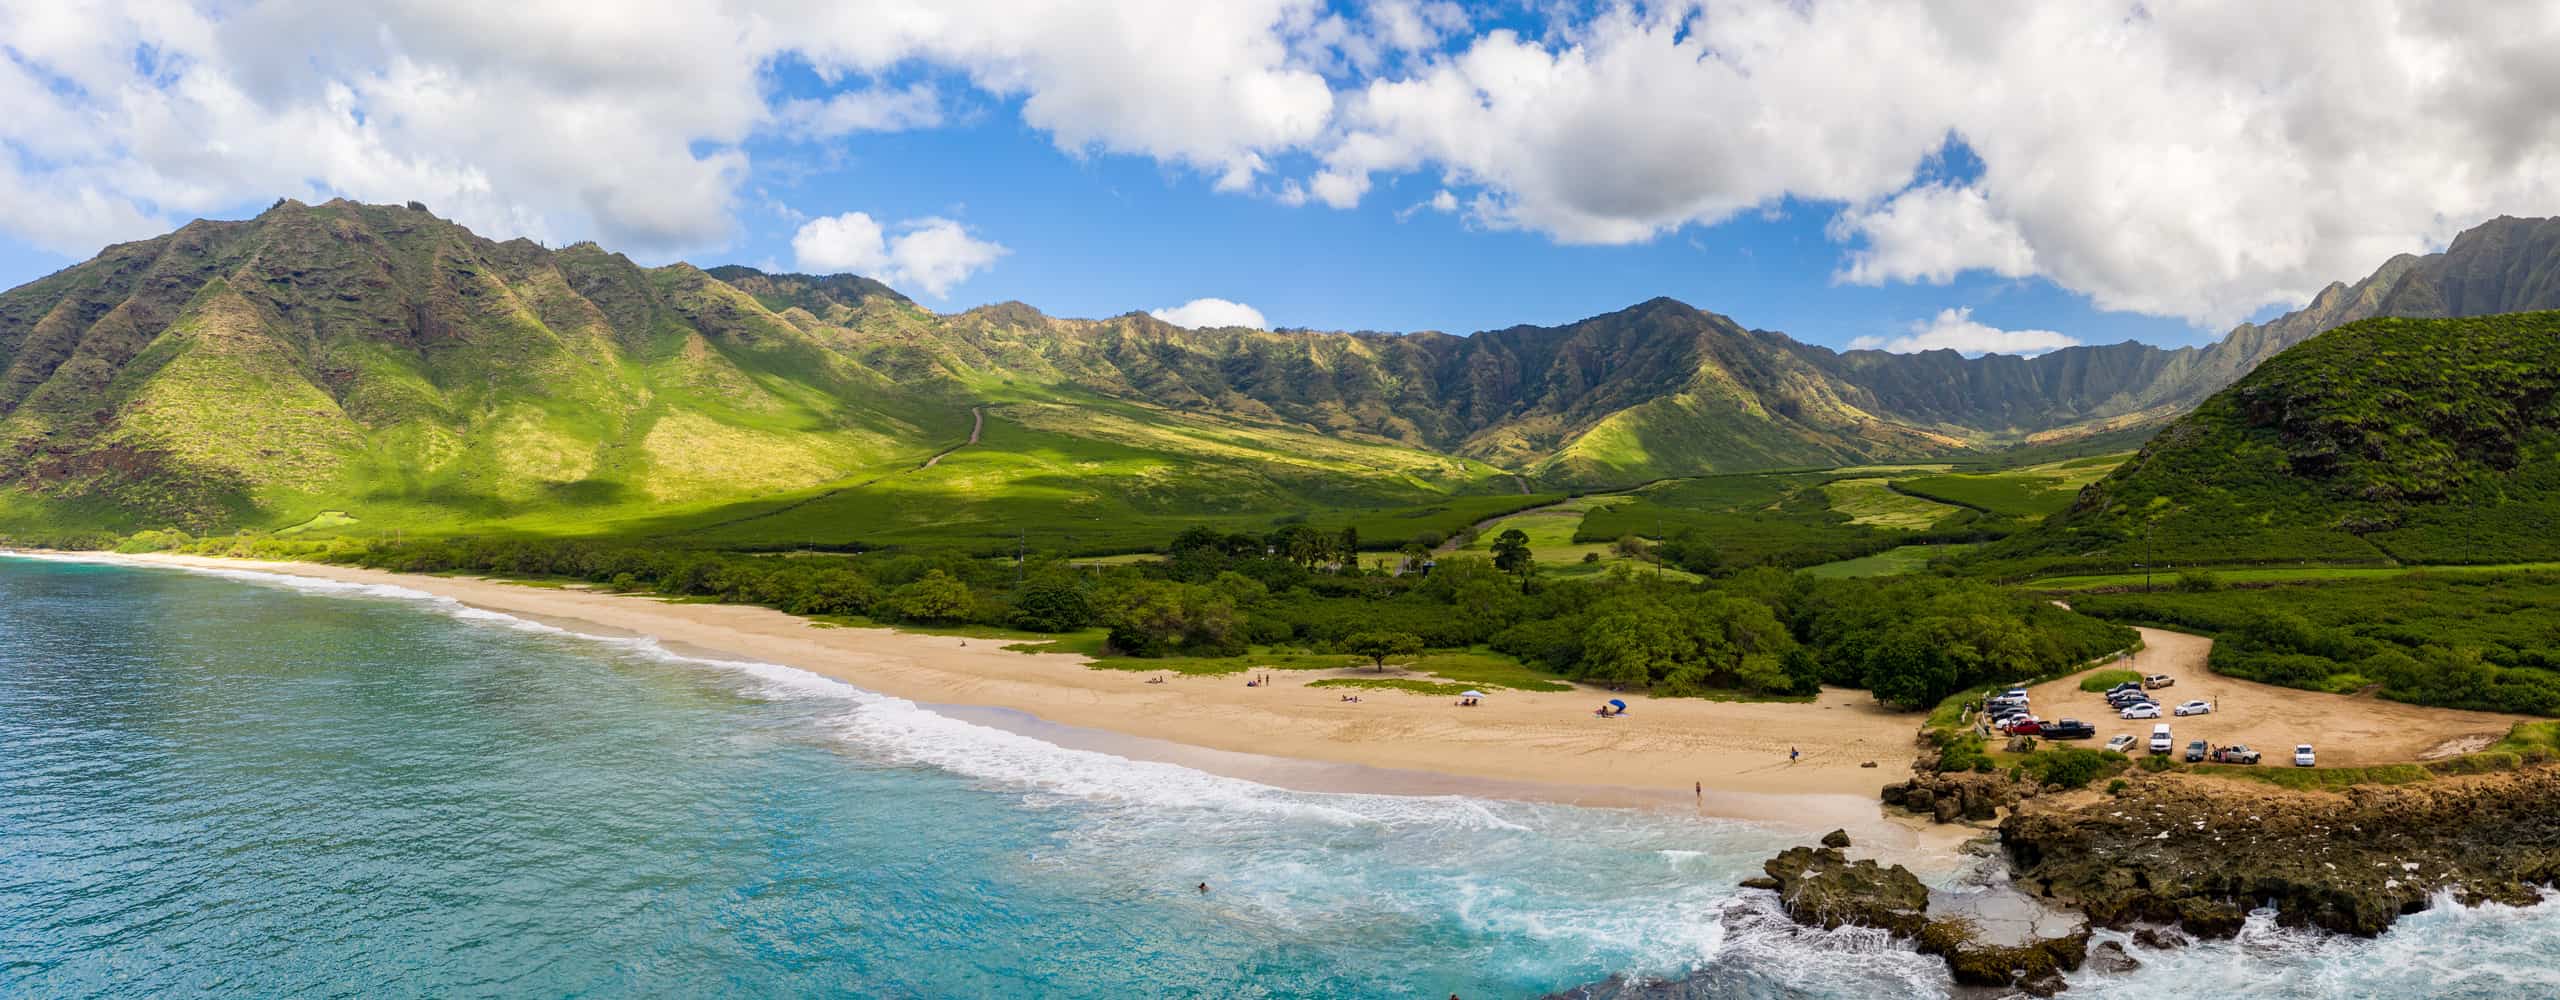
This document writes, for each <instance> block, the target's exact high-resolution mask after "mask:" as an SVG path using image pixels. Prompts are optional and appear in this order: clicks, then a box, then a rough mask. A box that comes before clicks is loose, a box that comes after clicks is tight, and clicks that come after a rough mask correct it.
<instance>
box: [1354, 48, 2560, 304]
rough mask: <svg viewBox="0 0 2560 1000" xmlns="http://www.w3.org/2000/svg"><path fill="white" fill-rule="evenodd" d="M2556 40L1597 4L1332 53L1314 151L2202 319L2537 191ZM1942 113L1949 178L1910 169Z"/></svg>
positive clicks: (2552, 117) (2556, 83) (1514, 213)
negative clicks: (1827, 226)
mask: <svg viewBox="0 0 2560 1000" xmlns="http://www.w3.org/2000/svg"><path fill="white" fill-rule="evenodd" d="M2555 50H2560V6H2555V5H2552V4H2549V3H2541V2H2530V0H2515V2H2505V3H2488V4H2454V5H2446V4H2438V3H2431V2H2426V0H2340V2H2337V3H2332V4H2324V5H2322V6H2321V9H2320V16H2317V17H2271V16H2268V13H2267V11H2266V9H2265V8H2263V7H2259V6H2254V5H2246V4H2239V5H2233V4H2223V3H2215V2H2208V0H2071V2H2060V3H2035V2H2014V3H2005V4H1984V3H1974V2H1954V0H1950V2H1940V3H1888V2H1881V0H1877V2H1866V0H1823V2H1815V3H1800V2H1796V0H1712V2H1691V3H1680V2H1673V3H1661V4H1651V5H1645V6H1642V7H1610V8H1607V9H1604V10H1603V12H1601V13H1599V14H1597V15H1595V16H1592V17H1589V18H1584V19H1581V20H1578V21H1576V20H1569V21H1567V22H1565V23H1564V25H1563V26H1562V27H1561V28H1560V29H1558V30H1556V31H1554V32H1553V33H1552V34H1551V35H1549V36H1547V37H1542V38H1537V39H1531V38H1526V37H1522V36H1519V35H1515V34H1510V33H1505V32H1499V31H1497V32H1490V33H1487V34H1484V35H1482V36H1480V37H1477V38H1474V39H1472V40H1470V41H1468V42H1466V43H1464V44H1463V45H1462V46H1461V47H1460V48H1459V49H1458V50H1457V51H1455V52H1453V53H1451V54H1448V55H1446V56H1443V57H1439V58H1434V59H1430V60H1426V61H1425V62H1423V63H1422V64H1421V65H1419V66H1416V67H1414V68H1411V69H1410V70H1409V71H1406V72H1402V73H1396V74H1390V75H1385V76H1381V77H1378V78H1374V79H1369V80H1366V81H1361V82H1360V83H1359V84H1358V85H1357V86H1355V87H1353V88H1351V89H1350V90H1349V91H1348V92H1347V93H1346V95H1345V100H1344V110H1343V112H1342V113H1341V116H1340V117H1341V119H1342V125H1341V127H1340V129H1339V131H1338V135H1339V137H1338V138H1337V139H1334V140H1332V142H1331V144H1330V145H1328V146H1327V147H1326V148H1325V149H1324V150H1322V152H1321V156H1322V166H1321V168H1320V169H1321V170H1324V171H1327V172H1331V173H1334V174H1354V175H1356V174H1374V173H1390V174H1398V173H1407V172H1424V171H1432V172H1438V173H1441V174H1444V175H1448V176H1450V177H1451V178H1452V179H1453V180H1455V181H1457V182H1459V183H1461V184H1462V185H1466V186H1471V187H1472V188H1473V189H1474V190H1475V192H1476V194H1475V197H1474V199H1473V202H1472V204H1471V206H1470V212H1471V213H1472V214H1474V215H1475V216H1477V217H1478V220H1479V221H1481V222H1483V223H1485V224H1487V225H1491V226H1495V227H1512V228H1521V229H1529V230H1535V231H1539V232H1544V233H1547V234H1549V235H1551V236H1552V237H1554V238H1556V239H1558V240H1560V241H1563V242H1568V243H1627V242H1636V241H1643V240H1647V239H1651V238H1653V237H1655V236H1657V235H1659V234H1661V233H1663V232H1666V231H1669V230H1671V229H1675V228H1678V227H1680V226H1683V225H1689V224H1700V223H1704V224H1712V223H1715V222H1718V221H1721V220H1723V219H1727V218H1730V217H1733V216H1734V215H1736V214H1737V213H1739V212H1742V211H1746V210H1749V209H1751V208H1753V207H1754V206H1762V205H1767V204H1770V203H1772V202H1775V201H1778V200H1780V199H1784V198H1794V199H1798V200H1809V201H1815V202H1832V203H1842V204H1845V205H1846V206H1847V207H1846V209H1845V211H1844V212H1843V213H1842V216H1841V219H1840V222H1839V224H1838V225H1836V226H1835V227H1834V232H1835V233H1836V234H1837V235H1838V236H1839V237H1840V238H1842V239H1843V240H1845V241H1848V243H1849V245H1848V246H1847V247H1846V248H1845V259H1844V260H1843V262H1842V266H1841V269H1840V270H1841V277H1842V278H1843V279H1844V280H1849V281H1857V282H1881V281H1944V280H1947V279H1948V278H1950V277H1952V276H1953V275H1954V274H1956V273H1959V272H1961V271H1964V270H1970V269H1984V270H1989V271H1991V272H1994V273H1999V274H2008V275H2023V274H2034V275H2040V276H2044V277H2047V278H2051V279H2052V280H2054V281H2055V282H2057V283H2058V284H2060V285H2062V286H2063V287H2065V288H2069V289H2072V290H2075V291H2079V292H2083V293H2085V294H2087V295H2089V296H2090V297H2091V298H2092V299H2093V300H2094V301H2095V303H2096V304H2097V305H2099V306H2101V307H2104V308H2109V309H2129V310H2136V311H2141V312H2146V313H2152V314H2158V315H2167V316H2177V317H2183V318H2186V319H2188V320H2190V321H2193V322H2197V323H2200V324H2208V325H2214V326H2220V325H2224V324H2228V323H2230V322H2233V321H2235V320H2237V319H2238V318H2240V317H2242V316H2244V315H2245V314H2247V313H2249V312H2251V311H2253V310H2255V309H2257V308H2259V307H2262V306H2265V305H2270V304H2290V303H2295V302H2299V301H2301V300H2302V299H2304V298H2306V297H2307V296H2309V295H2310V294H2311V293H2312V292H2314V291H2316V290H2317V289H2318V288H2320V287H2321V286H2322V285H2324V284H2326V283H2327V282H2329V281H2331V280H2336V279H2341V278H2354V277H2358V276H2361V275H2363V274H2365V273H2367V272H2369V271H2370V270H2372V268H2373V267H2375V266H2376V265H2378V264H2379V263H2381V262H2382V261H2383V260H2384V259H2386V258H2387V257H2389V256H2390V255H2391V254H2393V253H2398V252H2403V251H2415V250H2423V249H2426V248H2428V247H2429V246H2432V245H2440V244H2441V243H2443V242H2444V241H2445V240H2447V239H2449V238H2450V237H2451V236H2452V234H2453V233H2454V232H2456V231H2458V230H2460V229H2462V228H2464V227H2466V226H2468V225H2471V224H2473V223H2476V222H2478V221H2480V220H2482V219H2485V218H2487V217H2489V216H2492V215H2495V214H2498V213H2500V212H2512V213H2517V214H2543V213H2549V212H2552V211H2554V210H2560V102H2555V101H2552V100H2551V99H2550V98H2551V95H2552V94H2554V93H2560V60H2555V59H2552V58H2550V55H2549V54H2550V53H2551V52H2553V51H2555ZM1951 141H1952V142H1955V143H1960V144H1961V145H1962V146H1963V147H1964V148H1965V149H1967V150H1969V151H1970V152H1971V153H1972V154H1973V155H1974V156H1976V157H1978V158H1979V161H1980V175H1979V177H1978V179H1972V180H1968V181H1965V182H1962V183H1948V182H1946V181H1945V180H1943V179H1941V178H1940V174H1941V173H1942V171H1941V169H1940V164H1939V163H1938V161H1937V156H1938V154H1939V153H1940V152H1941V151H1942V150H1944V149H1946V148H1947V147H1948V144H1949V143H1950V142H1951ZM1964 173H1970V171H1969V170H1968V171H1965V172H1964Z"/></svg>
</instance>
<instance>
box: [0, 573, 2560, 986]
mask: <svg viewBox="0 0 2560 1000" xmlns="http://www.w3.org/2000/svg"><path fill="white" fill-rule="evenodd" d="M228 576H229V578H226V577H225V576H220V575H208V574H200V573H189V572H179V571H174V570H163V569H140V568H130V567H124V566H111V565H94V564H85V563H74V562H57V561H24V560H16V559H0V996H33V997H85V996H168V995H190V994H228V995H255V996H373V995H383V994H391V995H422V996H425V995H432V996H475V995H480V996H485V995H505V996H556V995H568V994H586V995H604V996H623V995H678V996H685V995H711V994H720V995H737V996H769V995H811V994H818V995H845V996H866V997H945V996H951V997H980V996H988V997H995V996H1002V997H1017V996H1020V997H1030V996H1037V997H1125V996H1177V997H1179V996H1197V997H1421V998H1428V1000H1438V998H1441V997H1445V996H1448V995H1449V994H1451V993H1457V994H1460V995H1462V996H1465V997H1468V998H1471V1000H1473V998H1480V997H1526V996H1537V995H1540V994H1543V993H1547V992H1550V991H1556V990H1562V989H1566V988H1569V987H1573V986H1577V985H1579V984H1583V983H1587V982H1591V981H1594V980H1599V979H1602V978H1605V977H1607V976H1608V975H1610V974H1612V973H1616V972H1622V971H1628V970H1635V971H1639V972H1645V973H1652V974H1662V975H1679V974H1685V973H1687V972H1688V971H1689V970H1692V969H1703V970H1705V972H1704V973H1703V975H1705V976H1706V977H1707V981H1708V982H1711V983H1712V984H1714V986H1715V989H1716V995H1732V996H1768V997H1781V996H1785V997H1795V996H1803V997H1835V996H1836V997H1868V996H1942V995H1945V994H1946V993H1947V991H1948V989H1949V984H1948V982H1947V979H1946V976H1945V973H1944V972H1943V970H1942V969H1941V968H1940V967H1939V966H1938V965H1937V963H1936V962H1935V961H1934V960H1932V959H1927V958H1924V957H1922V956H1919V955H1916V954H1913V953H1911V952H1910V951H1909V950H1907V949H1905V948H1902V947H1899V946H1897V945H1895V944H1893V943H1891V942H1888V941H1885V940H1883V939H1881V938H1880V937H1878V936H1876V935H1873V934H1871V933H1867V932H1857V931H1847V932H1838V933H1829V934H1824V933H1810V932H1803V931H1800V930H1797V929H1795V928H1793V927H1791V926H1789V925H1787V924H1786V923H1785V922H1784V921H1783V920H1782V919H1778V918H1775V917H1774V916H1773V914H1772V912H1771V910H1770V908H1769V906H1768V903H1767V900H1766V898H1765V896H1764V895H1763V894H1753V893H1744V892H1741V891H1739V890H1736V889H1734V888H1732V886H1733V885H1734V883H1735V882H1736V881H1737V880H1738V879H1740V878H1742V877H1743V876H1745V875H1748V874H1751V873H1752V872H1753V871H1754V870H1755V869H1756V868H1757V865H1758V862H1759V860H1760V859H1762V858H1765V857H1766V856H1767V855H1768V854H1769V853H1770V852H1772V851H1774V850H1776V849H1778V848H1780V847H1782V846H1786V845H1788V844H1789V843H1792V842H1793V841H1794V840H1796V839H1797V838H1795V837H1794V836H1792V835H1789V834H1783V833H1778V832H1773V831H1769V830H1765V829H1762V828H1759V827H1756V826H1752V825H1748V824H1741V823H1732V822H1723V821H1715V820H1702V819H1699V818H1697V817H1693V816H1683V815H1660V814H1652V813H1643V812H1634V811H1625V810H1594V809H1579V808H1573V807H1567V806H1556V805H1537V804H1522V803H1507V802H1488V801H1480V800H1473V799H1465V798H1454V797H1453V798H1407V797H1391V796H1359V795H1323V794H1314V793H1306V792H1295V791H1284V790H1279V789H1274V788H1269V787H1264V786H1260V785H1255V784H1252V783H1248V782H1244V781H1239V780H1234V779H1229V778H1221V777H1216V776H1212V775H1207V774H1203V773H1199V772H1196V771H1190V770H1186V769H1183V768H1180V767H1175V766H1172V765H1168V764H1157V763H1143V762H1132V761H1127V760H1122V759H1119V758H1115V757H1110V756H1106V755H1103V754H1098V753H1092V752H1087V751H1077V750H1066V749H1061V748H1058V747H1054V746H1050V745H1048V744H1044V743H1041V742H1038V741H1036V740H1032V739H1030V738H1028V737H1024V736H1019V735H1015V734H1012V733H1008V732H1004V731H1001V730H996V729H991V728H987V727H985V726H980V725H975V724H971V723H966V722H962V721H958V720H955V719H952V718H949V717H947V716H943V715H939V714H936V713H933V712H930V711H926V710H924V709H921V708H918V707H917V706H914V705H912V704H909V703H907V702H903V701H899V700H896V699H890V698H885V697H880V696H875V695H871V694H868V693H865V692H861V691H858V690H855V689H853V688H850V687H846V686H844V685H841V684H836V683H833V682H829V681H824V680H821V679H818V678H815V677H812V676H809V675H806V674H802V673H799V672H796V671H789V670H784V669H781V668H776V667H770V666H763V665H757V664H734V663H732V664H724V663H716V662H711V661H704V660H697V659H687V658H684V657H678V656H672V655H668V654H666V653H663V652H661V651H659V650H657V649H656V648H655V647H654V646H653V645H652V644H650V643H647V642H646V641H624V640H600V639H593V638H588V637H581V636H573V635H568V634H565V633H559V632H557V631H555V630H549V629H545V628H542V627H540V626H535V625H531V624H529V623H524V622H518V621H515V620H513V619H508V618H505V617H504V616H498V615H491V614H486V613H482V612H476V611H471V610H468V609H464V608H461V607H459V606H456V605H453V604H451V603H450V602H443V601H439V600H435V599H431V598H427V597H425V596H424V595H419V594H415V593H413V592H403V591H398V590H396V589H391V588H361V587H353V586H348V585H339V584H323V583H318V582H312V581H291V580H286V579H284V578H276V577H266V576H263V575H257V574H230V575H228ZM1204 880H1205V881H1207V882H1209V883H1210V885H1211V891H1210V892H1209V893H1207V894H1205V895H1203V894H1201V893H1200V892H1198V891H1197V890H1196V889H1195V888H1194V886H1195V885H1196V884H1197V883H1199V882H1201V881H1204ZM2553 912H2554V909H2552V908H2545V909H2540V910H2525V911H2512V910H2495V909H2492V910H2480V911H2452V912H2447V913H2444V914H2441V915H2439V914H2428V915H2422V916H2421V917H2419V918H2415V919H2414V920H2413V921H2412V922H2411V924H2410V927H2411V928H2412V929H2411V930H2410V931H2406V932H2395V933H2394V934H2393V935H2390V936H2387V937H2385V938H2384V939H2383V940H2382V941H2380V942H2372V943H2360V942H2336V941H2321V940H2312V939H2302V938H2296V937H2292V936H2288V935H2285V934H2282V933H2281V932H2275V931H2271V930H2262V931H2260V932H2256V933H2255V934H2254V935H2253V937H2251V938H2247V939H2244V941H2243V942H2241V943H2239V944H2234V945H2216V946H2211V947H2206V948H2198V949H2191V950H2188V951H2185V952H2181V953H2174V954H2167V955H2157V956H2153V955H2146V956H2145V957H2146V958H2148V959H2151V960H2153V963H2154V964H2152V965H2150V966H2148V967H2146V968H2145V969H2144V970H2142V971H2140V972H2136V973H2134V974H2132V975H2130V976H2127V977H2121V978H2114V979H2108V978H2104V977H2086V976H2084V977H2082V978H2081V979H2080V980H2079V981H2078V982H2076V983H2075V991H2078V990H2086V991H2088V992H2089V993H2090V994H2092V995H2126V996H2134V995H2140V996H2148V997H2159V996H2163V995H2193V994H2196V993H2198V992H2203V993H2208V994H2211V993H2224V992H2229V991H2227V990H2223V989H2219V988H2216V986H2215V985H2213V984H2230V985H2233V986H2237V985H2239V984H2242V983H2246V984H2248V987H2247V989H2245V990H2242V991H2241V992H2247V993H2251V994H2266V995H2297V996H2353V995H2385V994H2387V995H2425V994H2426V993H2429V992H2434V993H2439V994H2443V995H2480V996H2500V997H2505V996H2515V995H2520V994H2518V993H2516V992H2514V989H2513V987H2514V986H2515V984H2517V983H2518V982H2519V981H2522V982H2526V983H2533V982H2543V983H2550V984H2552V985H2553V987H2554V988H2560V981H2555V980H2552V979H2549V978H2547V977H2549V976H2550V975H2551V973H2549V972H2548V971H2541V970H2540V967H2542V966H2547V965H2550V964H2552V963H2551V962H2550V961H2549V960H2550V959H2551V958H2553V957H2555V956H2560V949H2555V945H2560V921H2555V920H2554V919H2553V917H2552V914H2553ZM2456 941H2459V942H2462V944H2461V946H2460V948H2458V949H2457V948H2455V947H2454V944H2453V943H2454V942H2456ZM2457 955H2458V956H2459V957H2458V958H2456V957H2455V956H2457ZM2537 974H2539V975H2541V976H2544V977H2546V978H2544V979H2541V980H2535V979H2533V978H2532V977H2533V976H2534V975H2537ZM2492 976H2495V977H2499V978H2498V979H2497V983H2498V984H2500V985H2502V986H2503V987H2505V988H2504V989H2500V990H2495V991H2492V990H2490V989H2488V988H2487V987H2488V986H2489V985H2490V984H2491V980H2490V979H2489V978H2487V977H2492ZM2475 987H2477V988H2478V989H2476V990H2475ZM2525 992H2526V994H2537V995H2538V994H2544V993H2550V992H2553V990H2552V989H2527V990H2526V991H2525Z"/></svg>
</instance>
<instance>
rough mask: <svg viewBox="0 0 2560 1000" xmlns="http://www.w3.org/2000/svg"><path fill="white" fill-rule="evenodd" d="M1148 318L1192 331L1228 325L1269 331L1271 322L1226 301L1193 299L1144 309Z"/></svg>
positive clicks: (1248, 308)
mask: <svg viewBox="0 0 2560 1000" xmlns="http://www.w3.org/2000/svg"><path fill="white" fill-rule="evenodd" d="M1147 315H1149V316H1153V317H1155V318H1157V319H1160V320H1163V321H1165V322H1167V323H1171V324H1173V325H1175V326H1180V327H1188V328H1190V329H1193V330H1208V329H1215V328H1218V327H1228V326H1247V327H1252V328H1254V329H1256V330H1268V329H1270V328H1271V323H1270V321H1268V320H1265V319H1263V318H1262V310H1260V309H1256V308H1254V307H1252V306H1249V305H1246V304H1244V303H1242V302H1229V301H1227V300H1225V299H1193V300H1191V301H1189V302H1185V303H1183V304H1181V305H1178V306H1169V307H1166V308H1163V309H1150V310H1147Z"/></svg>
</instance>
